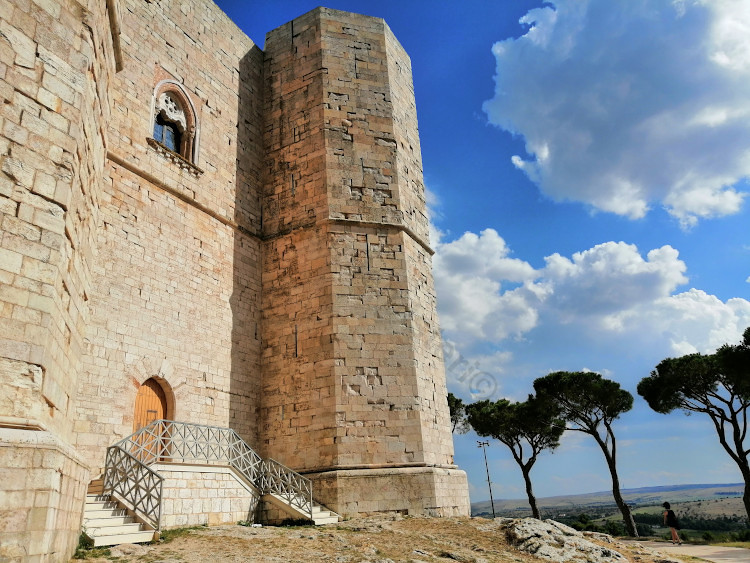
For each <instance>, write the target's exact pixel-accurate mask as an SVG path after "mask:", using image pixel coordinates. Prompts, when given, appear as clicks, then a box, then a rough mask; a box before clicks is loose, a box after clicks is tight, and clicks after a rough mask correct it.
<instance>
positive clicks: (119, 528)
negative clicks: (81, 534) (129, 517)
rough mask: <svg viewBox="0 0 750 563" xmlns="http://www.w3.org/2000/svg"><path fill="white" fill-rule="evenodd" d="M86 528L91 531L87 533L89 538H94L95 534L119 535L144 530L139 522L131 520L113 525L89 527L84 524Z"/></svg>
mask: <svg viewBox="0 0 750 563" xmlns="http://www.w3.org/2000/svg"><path fill="white" fill-rule="evenodd" d="M86 529H87V530H91V533H90V534H88V535H89V537H91V538H96V537H97V536H115V535H117V536H120V535H124V534H135V533H138V532H144V531H145V530H144V529H143V526H142V525H141V523H140V522H131V523H129V524H119V525H114V526H99V527H96V528H93V527H92V528H89V527H88V526H86ZM152 533H153V532H152Z"/></svg>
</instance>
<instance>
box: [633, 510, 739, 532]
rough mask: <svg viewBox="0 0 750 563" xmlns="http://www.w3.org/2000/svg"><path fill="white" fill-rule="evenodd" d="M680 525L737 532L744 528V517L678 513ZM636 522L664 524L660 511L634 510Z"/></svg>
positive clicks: (655, 524)
mask: <svg viewBox="0 0 750 563" xmlns="http://www.w3.org/2000/svg"><path fill="white" fill-rule="evenodd" d="M678 517H679V520H680V527H681V528H687V529H689V530H711V531H715V532H737V531H740V530H744V529H745V528H746V523H745V519H744V518H741V517H739V516H718V517H716V518H705V517H701V516H690V515H687V514H678ZM633 519H635V521H636V523H637V524H648V525H650V526H664V517H663V516H662V514H661V513H658V514H653V513H651V514H648V513H645V512H636V513H635V514H633Z"/></svg>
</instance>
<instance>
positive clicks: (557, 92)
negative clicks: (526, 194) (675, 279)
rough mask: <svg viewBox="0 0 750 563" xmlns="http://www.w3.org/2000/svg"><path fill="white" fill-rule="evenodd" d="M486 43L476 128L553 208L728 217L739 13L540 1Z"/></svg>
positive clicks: (742, 7)
mask: <svg viewBox="0 0 750 563" xmlns="http://www.w3.org/2000/svg"><path fill="white" fill-rule="evenodd" d="M521 24H523V25H525V26H528V30H527V32H526V33H525V34H524V35H523V36H521V37H519V38H517V39H506V40H504V41H501V42H499V43H496V44H495V45H494V47H493V53H494V55H495V57H496V60H497V73H496V76H495V82H496V90H495V96H494V98H493V99H491V100H489V101H487V102H486V103H485V105H484V109H485V111H486V113H487V115H488V117H489V120H490V121H491V122H492V123H494V124H496V125H498V126H500V127H502V128H503V129H506V130H508V131H510V132H512V133H514V134H517V135H520V136H522V137H523V139H524V140H525V143H526V151H527V153H528V154H527V155H525V156H521V155H516V156H514V157H513V158H512V161H513V163H514V164H515V165H516V166H517V167H518V168H520V169H521V170H523V171H524V172H525V173H526V174H527V175H528V176H529V178H530V179H532V180H533V181H534V182H536V183H537V184H538V185H539V187H540V188H541V190H542V191H543V192H544V193H546V194H547V195H549V196H550V197H552V198H554V199H557V200H574V201H581V202H585V203H587V204H589V205H591V206H593V208H595V209H599V210H603V211H609V212H613V213H616V214H619V215H624V216H628V217H631V218H641V217H643V216H645V215H646V213H647V212H648V210H649V208H650V207H652V206H653V205H654V204H661V205H663V206H665V207H666V209H667V210H668V211H669V212H670V213H671V214H672V215H673V216H675V217H676V218H678V219H679V220H680V222H681V223H682V224H683V225H684V226H690V225H692V224H694V223H695V222H696V221H697V220H698V219H700V218H706V217H717V216H722V215H727V214H731V213H735V212H737V211H739V209H740V208H741V205H742V202H743V199H744V197H745V196H746V193H745V191H744V189H743V186H744V185H745V184H744V183H745V182H746V180H747V178H748V177H750V40H748V37H750V3H748V2H737V1H736V0H702V1H699V0H682V1H675V2H664V1H663V0H638V1H633V0H552V1H550V2H549V3H548V5H546V6H544V7H542V8H538V9H534V10H531V11H530V12H528V14H527V15H526V16H524V17H523V18H522V19H521Z"/></svg>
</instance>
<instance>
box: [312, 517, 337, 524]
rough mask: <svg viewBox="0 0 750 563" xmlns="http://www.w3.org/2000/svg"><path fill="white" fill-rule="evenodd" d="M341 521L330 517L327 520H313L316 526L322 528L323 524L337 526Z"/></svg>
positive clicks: (316, 518)
mask: <svg viewBox="0 0 750 563" xmlns="http://www.w3.org/2000/svg"><path fill="white" fill-rule="evenodd" d="M338 521H339V517H338V516H328V517H327V518H318V517H317V516H316V517H315V518H313V522H315V525H316V526H322V525H323V524H336V523H337V522H338Z"/></svg>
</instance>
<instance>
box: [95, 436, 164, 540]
mask: <svg viewBox="0 0 750 563" xmlns="http://www.w3.org/2000/svg"><path fill="white" fill-rule="evenodd" d="M163 485H164V478H163V477H162V476H161V475H159V473H157V472H156V471H154V470H153V469H151V468H150V467H149V466H148V465H146V464H144V463H143V462H142V461H140V460H139V459H137V458H136V457H134V456H133V455H131V454H130V453H128V452H126V451H125V450H124V449H123V448H121V447H120V446H119V445H114V446H110V447H109V448H107V461H106V467H105V470H104V491H103V492H104V494H107V495H115V496H116V497H117V498H119V500H121V501H123V502H124V503H125V504H126V505H128V507H129V508H130V509H131V510H134V511H135V512H136V513H137V514H138V515H139V516H141V517H142V518H143V519H145V520H146V521H147V522H148V523H149V524H151V526H153V527H154V528H155V529H156V530H157V531H159V530H161V499H162V494H163Z"/></svg>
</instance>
